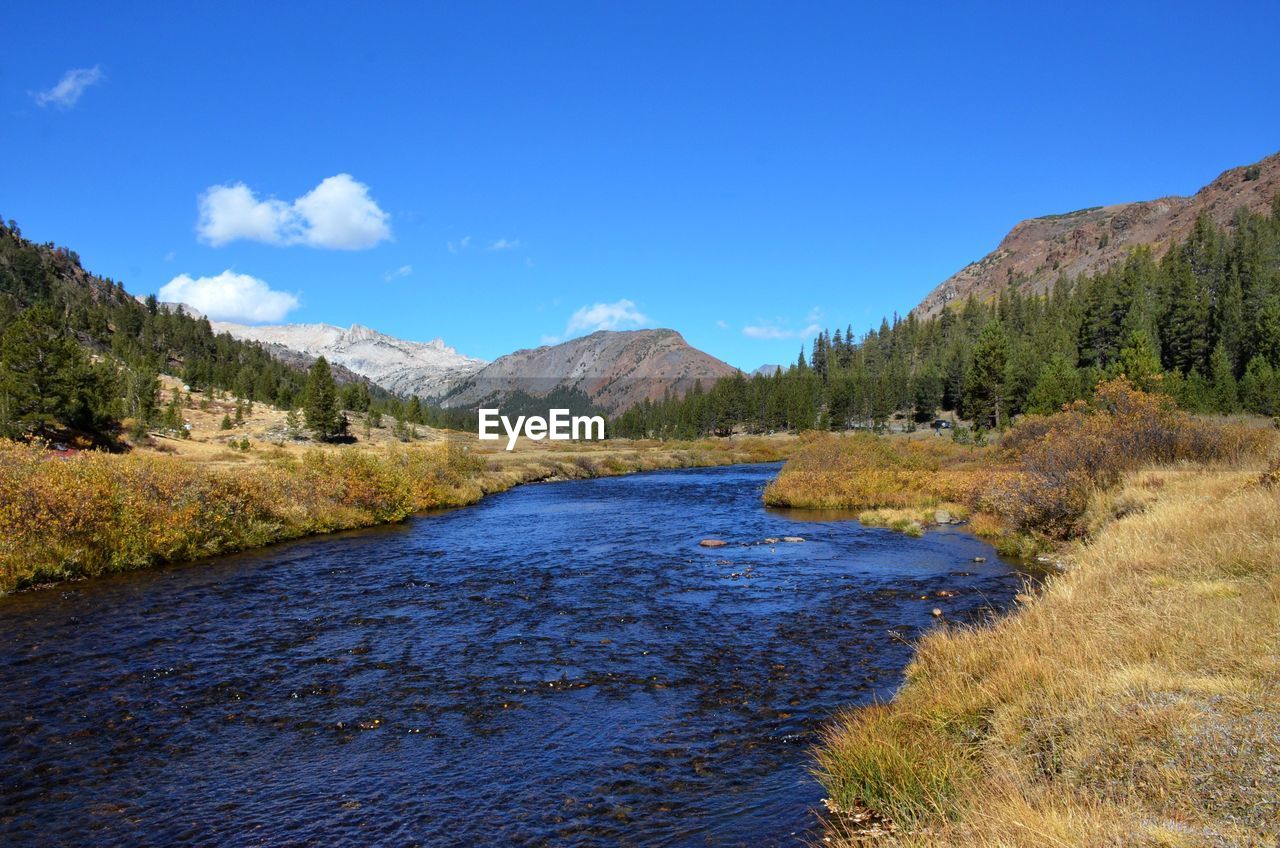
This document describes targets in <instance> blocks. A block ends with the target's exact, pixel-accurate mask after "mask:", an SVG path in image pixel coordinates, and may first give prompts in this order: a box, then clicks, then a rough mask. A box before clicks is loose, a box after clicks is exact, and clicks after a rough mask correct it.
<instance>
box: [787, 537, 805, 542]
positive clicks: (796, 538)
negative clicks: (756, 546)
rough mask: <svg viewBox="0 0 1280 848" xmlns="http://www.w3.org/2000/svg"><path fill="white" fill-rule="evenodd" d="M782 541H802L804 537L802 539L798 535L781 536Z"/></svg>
mask: <svg viewBox="0 0 1280 848" xmlns="http://www.w3.org/2000/svg"><path fill="white" fill-rule="evenodd" d="M782 541H784V542H803V541H804V539H802V538H801V537H799V536H783V537H782Z"/></svg>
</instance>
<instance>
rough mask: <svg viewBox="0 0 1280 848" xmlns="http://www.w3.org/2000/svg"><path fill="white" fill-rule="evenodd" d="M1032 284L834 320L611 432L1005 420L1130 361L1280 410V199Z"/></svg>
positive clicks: (1183, 399)
mask: <svg viewBox="0 0 1280 848" xmlns="http://www.w3.org/2000/svg"><path fill="white" fill-rule="evenodd" d="M1019 283H1020V281H1019V280H1016V279H1012V280H1010V281H1009V284H1008V286H1007V287H1006V288H1005V289H1004V291H1002V292H1001V293H1000V295H999V296H998V297H996V298H994V299H992V300H990V301H987V302H983V301H980V300H978V299H976V298H969V299H968V300H966V301H965V302H963V303H961V304H954V305H951V306H950V307H949V308H947V309H946V310H945V311H943V312H942V314H941V315H939V316H938V317H936V318H931V319H924V320H922V319H920V318H917V317H916V316H915V315H908V316H907V317H906V318H900V317H898V316H894V318H893V320H892V321H889V320H884V321H882V322H881V324H880V326H879V328H877V329H874V330H871V331H870V332H868V333H866V334H864V335H862V336H861V337H855V335H854V333H853V328H852V326H849V327H847V328H846V329H845V330H844V331H843V332H842V331H841V330H839V329H837V330H835V332H834V333H833V332H831V331H823V332H821V333H819V334H818V336H817V337H816V338H814V340H813V342H812V345H811V346H809V347H808V349H807V351H806V349H804V348H802V349H801V351H800V354H799V356H798V358H797V360H796V362H795V363H794V364H793V365H791V366H790V367H788V368H787V369H785V370H779V371H778V372H776V373H774V374H772V375H757V376H753V377H750V378H748V377H747V376H745V375H743V374H742V373H738V374H736V375H734V376H732V377H728V378H725V379H722V380H720V381H718V382H717V383H715V384H714V385H713V386H710V387H703V386H701V385H695V386H694V388H693V390H692V391H690V392H689V393H688V394H686V395H685V396H684V397H673V396H670V395H668V396H667V397H665V398H663V399H662V400H659V401H656V402H651V401H645V402H644V403H642V404H640V405H638V406H636V407H633V408H631V409H629V410H627V411H626V412H624V413H623V414H622V415H620V416H618V417H617V418H616V419H615V420H614V421H613V422H612V426H611V428H610V433H611V434H612V435H615V436H623V437H632V438H641V437H646V438H672V437H674V438H690V437H697V436H705V435H711V434H721V435H725V434H728V433H730V432H734V431H747V432H752V433H762V432H772V431H779V430H806V429H838V430H839V429H852V428H869V429H881V428H884V427H885V426H886V425H887V424H888V423H889V422H890V421H891V420H894V419H895V418H896V419H902V420H903V422H904V423H905V424H907V425H908V426H910V425H911V424H913V423H920V422H925V421H929V420H930V419H932V418H934V416H936V415H937V414H938V413H939V411H945V412H950V413H954V414H955V415H956V416H958V417H959V418H961V419H964V420H967V421H971V422H973V424H974V425H975V426H977V427H982V428H991V427H995V428H1002V427H1004V426H1005V425H1006V424H1007V423H1008V422H1009V421H1010V420H1011V419H1012V418H1013V417H1014V416H1017V415H1020V414H1023V413H1049V412H1053V411H1056V410H1057V409H1059V408H1060V407H1061V406H1062V405H1063V404H1065V403H1069V402H1071V401H1073V400H1077V399H1081V398H1085V397H1088V396H1090V395H1091V393H1092V391H1093V388H1094V386H1096V385H1097V384H1098V383H1100V382H1101V381H1103V380H1105V379H1108V378H1110V377H1114V376H1116V375H1119V374H1122V373H1123V374H1125V375H1127V376H1128V377H1129V378H1130V379H1131V380H1132V381H1133V382H1135V383H1136V384H1137V385H1139V386H1141V387H1142V388H1144V389H1147V390H1150V391H1157V392H1162V393H1164V394H1167V395H1170V396H1172V397H1173V398H1174V399H1175V400H1176V401H1177V403H1178V404H1179V405H1180V406H1181V407H1182V408H1184V409H1187V410H1189V411H1193V412H1219V413H1234V412H1250V413H1256V414H1261V415H1277V414H1280V197H1278V198H1276V200H1275V201H1274V202H1273V204H1272V209H1271V212H1270V214H1268V215H1261V214H1256V213H1251V212H1249V211H1247V210H1244V209H1241V210H1239V211H1238V212H1237V214H1236V215H1235V217H1234V218H1233V220H1232V222H1231V225H1230V226H1227V227H1218V226H1216V225H1215V224H1214V223H1213V222H1212V220H1211V219H1209V218H1208V217H1207V216H1201V217H1200V218H1199V219H1198V220H1197V221H1196V222H1195V224H1194V226H1193V228H1192V230H1191V232H1190V234H1189V235H1188V236H1187V238H1186V239H1184V240H1183V241H1181V242H1179V243H1176V244H1174V245H1172V246H1171V247H1170V248H1169V250H1168V251H1167V252H1166V253H1165V254H1164V255H1163V256H1162V257H1160V258H1159V259H1157V258H1156V256H1155V254H1154V253H1153V251H1152V250H1151V249H1150V247H1146V246H1143V247H1137V248H1135V249H1134V250H1133V251H1132V252H1131V253H1130V254H1129V256H1128V257H1127V259H1126V260H1125V261H1124V262H1122V263H1119V264H1118V265H1116V266H1114V267H1112V268H1111V269H1109V270H1107V271H1104V272H1101V273H1097V274H1092V275H1082V276H1080V277H1077V278H1075V279H1068V278H1067V277H1065V276H1063V277H1060V278H1059V279H1058V280H1057V281H1056V282H1055V284H1054V285H1053V286H1052V288H1051V290H1050V291H1049V292H1048V293H1047V294H1044V295H1027V294H1024V293H1023V292H1022V291H1021V288H1020V286H1019Z"/></svg>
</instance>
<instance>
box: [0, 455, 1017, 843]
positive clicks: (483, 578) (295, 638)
mask: <svg viewBox="0 0 1280 848" xmlns="http://www.w3.org/2000/svg"><path fill="white" fill-rule="evenodd" d="M777 469H778V466H777V465H751V466H735V467H729V468H718V469H693V470H682V471H663V472H654V473H648V474H637V475H632V476H627V477H615V478H609V479H601V480H589V481H578V482H565V483H554V484H546V485H530V486H523V487H520V488H517V489H515V490H512V491H510V492H507V493H505V494H502V495H498V496H494V497H491V498H487V499H485V500H484V501H483V502H482V503H480V504H479V505H477V506H474V507H469V508H467V509H462V510H456V511H452V512H447V513H441V514H435V515H425V516H421V517H418V518H415V519H413V520H411V521H409V522H407V523H405V524H402V525H398V526H395V527H389V528H379V529H375V530H370V531H361V532H356V533H348V534H342V535H339V536H331V537H327V538H316V539H310V540H305V541H300V542H295V543H290V544H285V545H279V546H276V547H272V548H269V549H266V550H262V551H257V552H253V553H246V554H241V555H236V556H228V557H223V558H220V559H217V560H212V561H206V562H202V563H199V564H197V565H188V566H184V567H173V568H164V569H155V570H150V571H145V572H137V573H133V574H127V575H120V576H114V577H108V578H103V579H98V580H94V581H87V582H81V583H74V584H68V585H64V586H61V587H56V588H53V589H46V590H41V591H35V592H27V593H23V594H19V595H15V596H11V597H7V598H0V649H2V651H3V653H2V654H0V781H2V783H0V844H4V845H12V846H17V845H164V846H168V845H187V844H191V845H209V844H219V845H271V846H279V845H414V844H418V845H575V846H576V845H581V846H596V845H600V846H604V845H633V846H657V845H664V846H665V845H680V846H702V845H714V846H738V845H744V846H746V845H749V846H753V848H761V846H772V845H797V844H799V843H800V840H802V839H803V838H806V837H807V838H813V837H814V835H815V830H814V828H815V825H816V823H817V819H816V814H815V813H814V810H815V809H816V808H818V807H820V800H821V797H822V793H821V789H820V787H819V786H818V785H817V783H816V782H814V781H813V780H812V778H811V777H809V775H808V768H809V766H810V764H811V759H810V756H811V748H812V745H813V743H814V742H815V738H816V737H815V732H816V731H817V730H818V729H819V728H820V727H821V726H822V724H823V722H824V721H826V720H827V719H828V718H829V717H830V716H831V714H832V713H833V712H834V711H835V710H837V709H839V708H840V707H842V706H845V705H850V704H858V703H865V702H867V701H869V700H871V699H874V698H886V697H888V696H890V695H891V694H892V692H893V690H894V688H895V686H896V685H897V684H898V683H899V681H900V679H901V672H902V669H903V666H904V665H905V664H906V662H907V661H908V659H909V658H910V645H909V643H910V640H912V639H913V638H915V637H917V636H918V635H919V634H920V633H921V632H923V631H924V630H926V629H927V628H929V627H931V626H933V624H934V622H935V619H934V617H933V616H932V614H931V611H932V609H933V608H934V607H940V608H941V609H943V610H944V611H945V614H946V617H947V618H948V619H951V620H962V621H963V620H974V619H976V618H980V617H982V616H985V615H988V614H990V610H991V609H1000V608H1002V607H1004V606H1005V605H1007V604H1008V603H1009V600H1010V599H1011V598H1012V596H1013V595H1014V594H1015V593H1016V592H1017V591H1018V590H1019V589H1020V588H1021V585H1022V577H1021V576H1020V575H1019V573H1018V572H1017V571H1016V570H1015V569H1014V568H1013V567H1011V566H1010V565H1008V564H1006V563H1003V562H1001V561H1000V560H999V559H998V558H997V557H996V556H995V554H994V552H993V551H992V550H991V549H990V548H989V547H988V546H987V545H985V544H983V543H982V542H980V541H978V540H976V539H973V538H971V537H969V536H966V535H964V534H963V533H960V532H957V531H953V530H944V531H941V532H930V533H928V534H926V535H925V536H924V537H923V538H920V539H912V538H909V537H906V536H903V535H900V534H896V533H893V532H890V531H886V530H878V529H870V528H865V527H862V526H861V525H859V524H858V523H857V522H855V521H850V520H830V521H815V520H805V519H806V518H809V516H805V515H803V514H799V513H780V512H772V511H768V510H766V509H765V508H764V507H763V506H762V505H761V499H760V494H761V490H762V489H763V487H764V485H765V484H766V483H767V482H768V481H769V480H770V479H771V478H772V477H773V476H774V475H775V474H776V473H777ZM781 536H799V537H803V538H804V539H805V540H806V541H804V542H803V543H785V542H779V543H777V544H765V543H762V541H763V540H764V539H766V538H768V537H781ZM707 537H717V538H721V539H724V540H726V541H728V542H730V543H731V544H730V545H729V546H727V547H724V548H718V549H710V548H702V547H699V545H698V541H699V540H700V539H703V538H707ZM975 557H985V558H986V561H985V562H983V563H975V562H973V560H974V558H975ZM939 591H947V592H954V593H955V595H954V597H945V596H943V597H940V596H938V595H937V593H938V592H939Z"/></svg>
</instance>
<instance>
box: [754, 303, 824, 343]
mask: <svg viewBox="0 0 1280 848" xmlns="http://www.w3.org/2000/svg"><path fill="white" fill-rule="evenodd" d="M804 320H805V326H803V327H801V328H800V329H798V330H797V329H792V328H791V327H790V326H788V324H789V322H788V321H787V319H785V318H779V319H777V320H774V321H758V322H756V323H755V324H748V325H747V326H745V327H743V328H742V335H744V336H746V337H747V338H749V339H762V340H765V341H785V340H787V339H811V338H813V337H814V336H816V335H818V333H820V332H822V324H821V321H822V310H821V309H819V308H818V307H816V306H815V307H813V308H812V309H810V310H809V314H808V315H806V316H805V319H804Z"/></svg>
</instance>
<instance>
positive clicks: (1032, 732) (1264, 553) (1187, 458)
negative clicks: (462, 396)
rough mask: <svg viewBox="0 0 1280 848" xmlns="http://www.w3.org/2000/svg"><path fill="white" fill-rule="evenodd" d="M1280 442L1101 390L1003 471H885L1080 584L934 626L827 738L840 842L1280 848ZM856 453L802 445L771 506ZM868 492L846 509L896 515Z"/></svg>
mask: <svg viewBox="0 0 1280 848" xmlns="http://www.w3.org/2000/svg"><path fill="white" fill-rule="evenodd" d="M1275 448H1276V439H1275V431H1274V429H1271V430H1264V429H1257V428H1254V429H1252V430H1250V428H1248V427H1242V426H1239V425H1233V424H1227V423H1219V422H1209V421H1203V420H1197V419H1193V418H1191V417H1189V416H1186V415H1182V414H1180V413H1177V412H1176V411H1173V410H1171V409H1168V408H1167V407H1164V406H1163V405H1161V404H1160V403H1159V401H1158V399H1156V398H1153V397H1151V396H1145V395H1142V394H1141V393H1136V392H1132V391H1131V390H1129V389H1128V388H1126V387H1116V386H1111V387H1106V386H1104V388H1103V391H1102V393H1101V394H1100V397H1099V398H1098V399H1097V400H1096V401H1095V403H1094V404H1092V405H1090V406H1087V407H1085V406H1080V407H1077V408H1075V409H1073V410H1072V411H1069V412H1065V413H1062V414H1060V415H1056V416H1050V417H1049V418H1046V419H1036V420H1033V421H1029V422H1027V423H1026V424H1025V425H1023V426H1021V427H1019V428H1017V429H1015V430H1014V432H1013V433H1011V434H1009V436H1007V437H1006V439H1005V440H1004V442H1003V443H1002V445H1001V446H1000V447H998V448H993V449H988V450H990V452H991V455H990V460H991V463H990V465H989V467H987V468H985V469H984V468H982V467H981V466H979V467H969V466H966V463H967V462H968V460H967V459H963V458H961V457H960V456H959V455H952V454H951V453H950V449H941V450H940V452H941V453H942V454H943V455H942V456H938V455H934V454H933V453H932V450H933V449H929V451H930V453H929V454H928V455H927V456H925V457H924V458H923V459H922V458H921V457H920V456H912V455H910V454H909V453H908V455H907V459H902V458H901V457H898V458H897V459H894V460H883V459H882V460H881V461H880V462H879V463H873V464H876V465H877V466H883V470H882V471H881V473H880V475H879V476H880V478H881V479H885V480H888V479H894V478H895V475H897V477H901V476H902V475H903V474H905V473H907V472H910V474H911V475H913V477H912V479H917V482H919V481H923V485H920V486H918V487H917V488H916V489H913V490H912V491H911V493H910V495H905V494H904V495H902V496H901V501H902V502H900V503H888V504H885V505H884V506H886V507H887V508H888V509H896V510H910V509H915V510H920V509H927V508H931V507H932V506H933V505H934V504H935V503H942V502H943V501H944V499H945V498H946V497H948V496H953V497H954V498H955V500H956V501H957V502H958V503H960V504H961V505H962V506H964V507H966V508H968V509H970V510H972V512H973V514H974V516H975V519H974V521H975V524H976V525H977V528H976V529H979V530H981V531H983V532H984V533H985V534H987V535H992V536H996V537H998V538H1003V539H1006V540H1010V539H1022V540H1024V542H1025V543H1027V544H1033V545H1035V546H1054V549H1055V558H1058V559H1060V560H1061V561H1062V562H1063V564H1064V570H1063V572H1062V573H1061V574H1058V575H1055V576H1053V577H1051V578H1050V579H1049V580H1048V581H1047V582H1046V584H1045V585H1044V587H1043V590H1042V591H1041V592H1039V593H1037V595H1036V596H1035V597H1034V598H1029V597H1028V598H1024V599H1023V603H1022V604H1021V605H1020V606H1019V607H1018V609H1017V610H1016V611H1015V612H1014V613H1013V614H1011V615H1009V616H1007V617H1004V618H1001V619H998V620H996V621H994V622H993V623H991V624H990V625H989V626H984V627H979V628H973V629H965V628H957V627H948V626H943V627H940V628H938V629H936V630H934V631H933V632H931V633H930V634H929V635H928V636H926V637H925V638H924V639H923V640H921V642H920V643H919V644H918V646H917V653H916V656H915V658H914V659H913V661H912V663H911V665H910V666H909V667H908V669H907V673H906V682H905V683H904V685H903V686H902V687H901V689H900V690H899V691H898V693H897V694H896V695H895V697H894V698H893V699H892V700H891V701H890V702H888V703H886V704H883V705H878V706H873V707H870V708H863V709H858V710H854V711H851V712H848V713H846V714H845V715H843V716H842V717H841V718H840V719H839V720H837V721H836V722H835V723H834V724H833V725H832V727H831V728H830V729H829V731H828V733H827V734H826V737H825V739H824V742H823V744H822V746H821V747H820V749H819V751H818V769H819V777H820V779H821V780H822V782H823V784H824V786H825V788H826V789H827V791H828V793H829V795H830V804H831V806H832V807H833V808H834V809H835V810H837V811H838V813H837V815H836V816H835V822H834V824H833V833H832V834H831V835H832V837H833V839H834V840H835V841H836V842H838V843H843V844H847V845H862V844H867V842H868V841H871V842H874V843H875V844H896V845H955V846H962V845H963V846H971V845H979V846H1010V845H1018V846H1039V845H1044V846H1063V845H1073V846H1074V845H1204V844H1214V845H1219V844H1221V845H1258V844H1269V841H1273V840H1274V839H1275V838H1276V837H1277V836H1280V800H1278V799H1280V708H1278V707H1277V706H1276V703H1275V699H1274V693H1275V692H1276V691H1280V662H1277V656H1278V654H1277V651H1278V650H1280V485H1278V483H1280V479H1278V478H1280V471H1278V470H1277V465H1276V461H1275V459H1274V458H1271V457H1274V451H1275ZM842 450H844V449H842V448H838V447H837V448H833V447H832V446H831V445H826V444H822V443H821V442H819V443H818V447H816V448H815V447H813V446H809V447H806V448H804V449H802V450H801V452H800V453H799V454H798V455H797V457H796V458H795V459H794V460H792V461H791V463H789V464H788V467H787V469H784V472H783V473H782V475H780V477H779V481H778V484H776V485H775V486H774V487H771V492H770V494H769V497H771V498H773V499H774V500H775V502H776V501H778V500H785V499H786V498H787V497H788V496H789V493H797V494H801V495H803V494H804V493H806V492H816V491H820V490H822V489H823V488H824V485H823V477H824V475H825V474H831V475H836V474H838V473H839V472H838V469H839V467H840V461H839V459H838V457H839V456H840V454H841V451H842ZM900 450H902V451H903V452H904V453H906V449H900ZM811 451H812V452H813V454H812V455H809V456H807V454H809V452H811ZM908 460H910V461H908ZM857 461H859V462H867V461H869V460H867V459H866V455H865V453H863V454H862V455H861V456H860V458H859V460H857ZM912 463H914V465H913V464H912ZM824 468H826V469H829V470H828V471H824V470H823V469H824ZM904 469H906V471H904ZM872 476H873V477H874V476H875V475H872ZM788 478H790V479H788ZM953 484H954V485H953ZM868 485H869V484H868ZM867 491H871V490H870V489H867V488H866V487H864V488H863V489H859V490H856V491H843V492H837V495H836V496H837V498H843V499H845V501H846V503H844V504H843V505H844V506H852V507H854V508H859V507H863V506H866V507H867V508H875V507H878V506H881V504H879V503H868V500H869V498H868V497H867V495H866V493H867ZM867 822H874V823H875V824H874V825H872V826H867Z"/></svg>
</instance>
